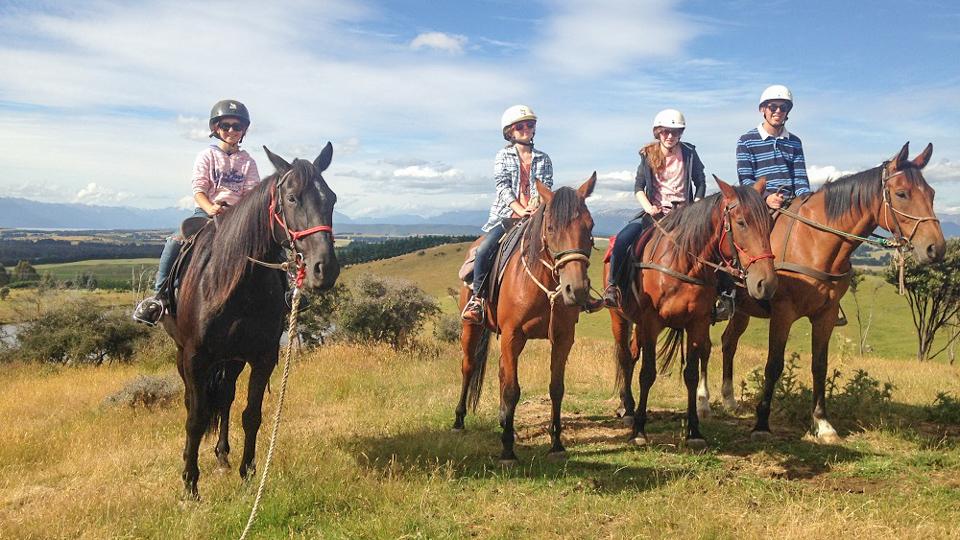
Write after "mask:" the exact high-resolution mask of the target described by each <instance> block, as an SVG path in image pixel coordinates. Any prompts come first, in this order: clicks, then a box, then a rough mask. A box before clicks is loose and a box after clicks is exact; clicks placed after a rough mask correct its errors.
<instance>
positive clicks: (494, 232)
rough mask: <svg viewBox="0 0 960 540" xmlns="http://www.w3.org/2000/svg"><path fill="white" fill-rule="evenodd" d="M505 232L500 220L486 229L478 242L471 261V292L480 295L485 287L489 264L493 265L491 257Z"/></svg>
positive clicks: (495, 252)
mask: <svg viewBox="0 0 960 540" xmlns="http://www.w3.org/2000/svg"><path fill="white" fill-rule="evenodd" d="M506 232H507V229H505V228H504V224H503V222H502V221H501V222H500V223H497V224H496V225H494V227H493V228H492V229H490V230H489V231H487V235H486V236H485V237H484V238H483V242H480V247H479V248H477V259H476V261H474V263H473V285H472V286H473V293H474V294H477V295H480V294H482V293H483V292H485V291H486V290H487V289H486V287H487V283H486V281H487V277H488V276H489V275H490V270H491V268H490V267H491V266H493V257H494V256H495V255H496V254H497V247H498V246H499V245H500V239H501V238H503V234H504V233H506Z"/></svg>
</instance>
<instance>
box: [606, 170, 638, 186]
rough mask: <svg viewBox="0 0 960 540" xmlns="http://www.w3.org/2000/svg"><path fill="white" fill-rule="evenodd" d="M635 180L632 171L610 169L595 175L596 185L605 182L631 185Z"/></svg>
mask: <svg viewBox="0 0 960 540" xmlns="http://www.w3.org/2000/svg"><path fill="white" fill-rule="evenodd" d="M635 180H636V174H635V173H634V172H633V171H610V172H606V173H600V174H598V175H597V185H598V186H599V185H601V184H605V183H607V182H614V183H617V184H630V185H633V183H634V181H635Z"/></svg>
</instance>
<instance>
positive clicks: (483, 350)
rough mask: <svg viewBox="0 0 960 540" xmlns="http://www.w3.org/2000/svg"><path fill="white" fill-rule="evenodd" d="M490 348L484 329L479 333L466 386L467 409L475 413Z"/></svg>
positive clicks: (488, 336)
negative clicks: (471, 370) (468, 382)
mask: <svg viewBox="0 0 960 540" xmlns="http://www.w3.org/2000/svg"><path fill="white" fill-rule="evenodd" d="M489 348H490V330H488V329H487V328H486V327H484V328H483V330H482V331H481V332H480V339H479V340H477V348H476V349H474V350H473V354H472V355H471V360H472V361H473V372H472V373H471V374H470V384H469V386H467V407H470V410H471V411H473V412H477V404H478V403H480V392H481V391H482V390H483V376H484V374H485V373H486V371H487V351H488V350H489Z"/></svg>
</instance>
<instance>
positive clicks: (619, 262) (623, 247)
mask: <svg viewBox="0 0 960 540" xmlns="http://www.w3.org/2000/svg"><path fill="white" fill-rule="evenodd" d="M643 229H644V226H643V220H642V219H638V220H636V221H631V222H630V223H627V225H626V226H625V227H624V228H623V229H621V230H620V232H619V233H617V238H616V240H614V241H613V251H611V252H610V275H609V276H608V282H609V283H610V284H612V285H616V286H617V287H620V290H624V289H626V286H627V285H628V283H626V281H627V278H628V277H629V276H630V272H627V271H626V270H627V261H629V260H630V257H629V251H630V249H632V248H633V245H634V244H635V243H636V242H637V238H640V235H641V234H643Z"/></svg>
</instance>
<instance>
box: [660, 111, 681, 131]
mask: <svg viewBox="0 0 960 540" xmlns="http://www.w3.org/2000/svg"><path fill="white" fill-rule="evenodd" d="M658 127H665V128H671V129H683V128H685V127H687V121H686V119H684V118H683V113H682V112H680V111H678V110H676V109H664V110H662V111H660V112H658V113H657V116H655V117H654V118H653V129H657V128H658Z"/></svg>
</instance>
